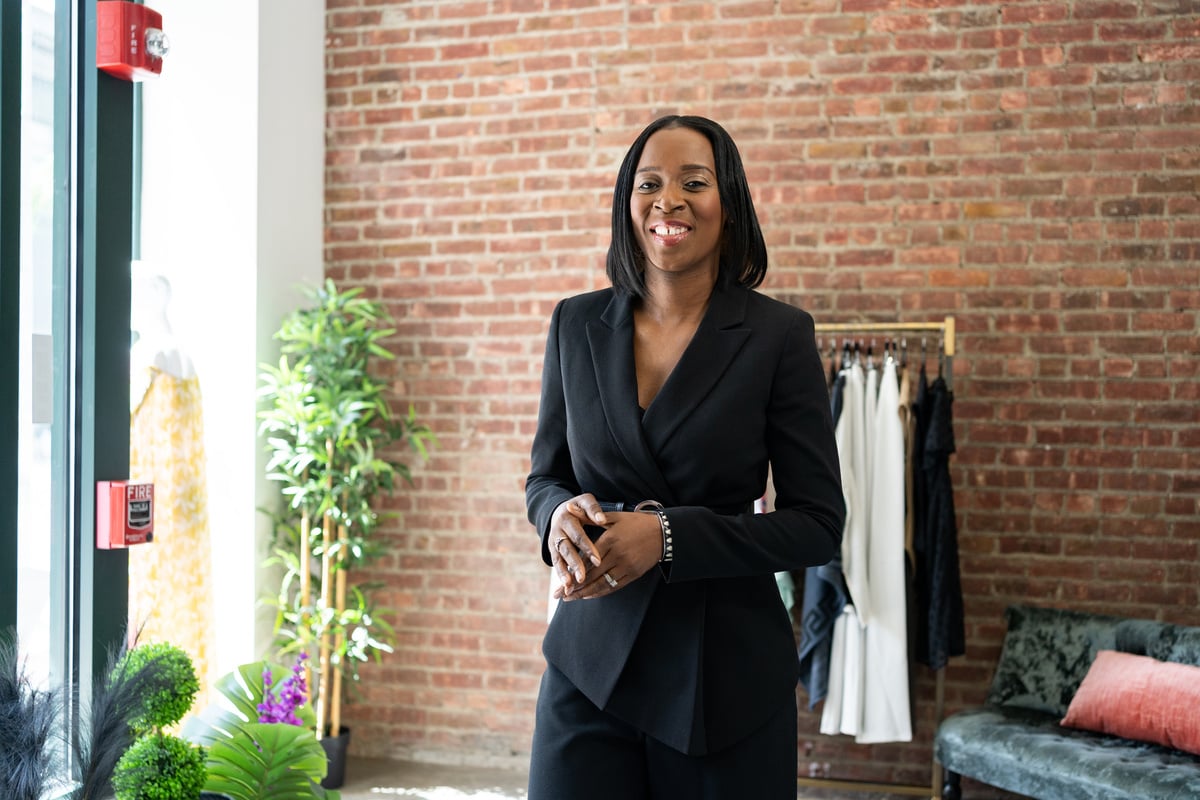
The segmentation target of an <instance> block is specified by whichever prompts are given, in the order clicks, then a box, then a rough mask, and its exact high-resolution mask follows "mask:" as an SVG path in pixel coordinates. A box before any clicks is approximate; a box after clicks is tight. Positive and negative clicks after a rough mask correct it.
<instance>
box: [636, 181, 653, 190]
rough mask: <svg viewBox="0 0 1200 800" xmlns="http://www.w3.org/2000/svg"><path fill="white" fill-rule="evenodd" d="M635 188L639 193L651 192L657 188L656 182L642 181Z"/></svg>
mask: <svg viewBox="0 0 1200 800" xmlns="http://www.w3.org/2000/svg"><path fill="white" fill-rule="evenodd" d="M635 188H636V190H637V191H639V192H653V191H654V190H655V189H657V188H658V181H650V180H646V181H642V182H641V183H639V184H638V185H637V186H636V187H635Z"/></svg>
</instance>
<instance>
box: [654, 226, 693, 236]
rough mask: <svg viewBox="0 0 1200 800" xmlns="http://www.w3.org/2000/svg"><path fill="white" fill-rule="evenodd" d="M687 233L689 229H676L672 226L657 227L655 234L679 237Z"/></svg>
mask: <svg viewBox="0 0 1200 800" xmlns="http://www.w3.org/2000/svg"><path fill="white" fill-rule="evenodd" d="M686 231H687V228H684V227H675V226H672V225H657V226H655V227H654V232H655V233H657V234H659V235H660V236H679V235H680V234H682V233H685V232H686Z"/></svg>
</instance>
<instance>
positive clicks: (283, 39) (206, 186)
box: [141, 0, 325, 672]
mask: <svg viewBox="0 0 1200 800" xmlns="http://www.w3.org/2000/svg"><path fill="white" fill-rule="evenodd" d="M154 7H155V9H156V10H158V11H159V12H161V13H162V15H163V28H164V30H165V31H166V33H167V35H168V37H169V38H170V42H171V50H170V52H169V53H168V54H167V56H166V59H165V60H164V66H163V71H162V75H161V76H159V77H158V78H156V79H153V80H151V81H148V82H146V83H145V84H144V85H143V89H142V92H143V94H142V99H143V104H142V107H143V119H144V127H143V130H144V136H143V154H144V157H143V215H142V242H141V256H142V261H143V262H145V266H146V267H147V268H148V269H150V270H152V271H156V272H159V273H161V274H163V275H165V276H166V277H167V278H168V279H169V280H170V281H171V284H172V288H173V292H172V296H173V300H172V304H171V308H170V318H171V322H172V326H173V328H174V330H175V333H176V335H177V339H178V341H179V342H180V344H181V345H182V346H183V347H185V348H186V349H187V350H188V351H189V353H190V354H191V356H192V358H193V360H194V361H195V363H196V368H197V372H198V373H199V376H200V385H201V391H202V393H203V396H204V425H205V447H206V450H207V457H208V495H209V514H210V528H211V537H212V542H213V554H212V557H213V569H214V575H215V576H216V581H217V593H216V609H215V614H216V632H217V643H216V654H215V658H214V663H215V666H216V668H217V670H218V672H225V671H227V670H229V669H231V668H232V667H234V666H236V665H237V664H239V663H243V662H245V661H249V660H251V659H253V658H257V657H259V656H260V655H262V654H263V653H264V652H265V648H266V645H267V644H268V639H269V622H267V620H269V614H265V613H263V612H261V611H257V612H256V609H257V608H258V600H259V598H260V596H261V595H262V593H263V592H264V591H267V590H269V588H270V587H269V585H268V584H267V583H266V582H264V581H263V580H262V578H261V574H260V573H261V570H260V565H261V562H262V560H263V557H264V556H265V545H264V544H263V538H264V536H265V533H266V530H267V525H266V520H265V518H263V515H261V514H259V513H258V512H257V511H256V509H257V508H258V507H259V506H260V505H267V504H269V502H268V500H267V499H266V498H267V497H269V496H270V495H269V494H268V492H270V491H271V490H270V487H268V486H267V485H266V482H265V481H264V480H263V479H262V474H263V465H264V463H265V457H264V454H263V451H262V446H261V444H260V443H259V441H258V438H257V419H256V416H255V414H256V410H257V403H256V389H257V374H258V364H259V363H261V362H264V361H267V362H269V361H275V360H276V359H277V353H278V349H277V347H276V346H275V344H274V343H273V341H272V340H271V334H272V333H273V332H274V330H275V329H276V327H277V326H278V323H279V320H280V319H281V317H282V316H283V315H284V314H285V313H287V312H288V311H289V310H291V309H292V308H294V307H296V305H297V304H298V303H299V302H301V297H300V295H299V294H298V293H297V292H296V291H295V287H296V286H297V285H298V284H301V283H307V284H315V283H317V282H319V281H320V280H321V278H322V275H323V265H322V225H323V222H322V219H323V202H324V197H323V183H324V106H325V102H324V101H325V95H324V80H325V78H324V52H323V51H324V28H325V9H324V3H322V2H319V0H259V2H257V3H255V2H247V0H210V1H209V2H203V3H197V2H194V1H193V0H158V2H156V3H154ZM256 619H257V620H258V622H257V624H256V622H255V620H256Z"/></svg>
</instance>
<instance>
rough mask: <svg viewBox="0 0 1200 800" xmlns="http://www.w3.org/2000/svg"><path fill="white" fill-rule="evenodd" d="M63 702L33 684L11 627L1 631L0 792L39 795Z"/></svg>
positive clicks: (19, 799) (50, 765) (13, 799)
mask: <svg viewBox="0 0 1200 800" xmlns="http://www.w3.org/2000/svg"><path fill="white" fill-rule="evenodd" d="M61 711H62V702H61V698H60V695H59V693H58V691H56V690H55V689H53V688H50V689H39V688H37V687H36V686H34V685H33V682H32V681H31V680H30V679H29V676H28V675H26V674H25V669H24V666H23V663H22V659H21V656H20V651H19V648H18V647H17V636H16V633H15V632H13V631H11V630H10V631H9V632H7V633H5V634H4V635H3V636H2V637H0V797H4V798H8V800H39V799H40V798H41V796H42V792H43V790H44V788H45V787H46V786H47V785H48V783H49V780H50V777H51V775H52V773H53V770H54V767H55V759H54V753H55V749H54V747H53V744H54V742H55V741H56V740H58V736H57V731H58V725H59V722H60V720H61V716H60V714H61Z"/></svg>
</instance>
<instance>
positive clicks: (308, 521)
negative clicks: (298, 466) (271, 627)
mask: <svg viewBox="0 0 1200 800" xmlns="http://www.w3.org/2000/svg"><path fill="white" fill-rule="evenodd" d="M304 480H305V481H307V480H308V470H307V469H306V470H304ZM311 535H312V518H311V517H309V515H308V510H307V509H305V511H304V513H303V514H301V516H300V604H299V605H300V608H301V609H307V608H308V607H309V605H311V603H312V564H311V561H312V543H311V542H309V536H311ZM305 649H308V648H307V647H306V648H305ZM304 685H305V686H307V687H308V694H309V696H310V697H311V696H312V685H313V679H312V664H310V663H309V661H308V660H305V662H304Z"/></svg>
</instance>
